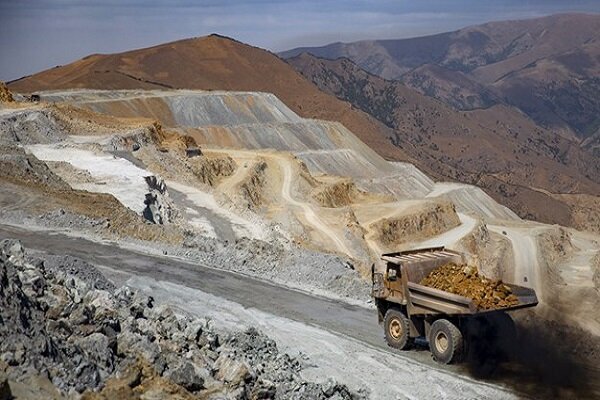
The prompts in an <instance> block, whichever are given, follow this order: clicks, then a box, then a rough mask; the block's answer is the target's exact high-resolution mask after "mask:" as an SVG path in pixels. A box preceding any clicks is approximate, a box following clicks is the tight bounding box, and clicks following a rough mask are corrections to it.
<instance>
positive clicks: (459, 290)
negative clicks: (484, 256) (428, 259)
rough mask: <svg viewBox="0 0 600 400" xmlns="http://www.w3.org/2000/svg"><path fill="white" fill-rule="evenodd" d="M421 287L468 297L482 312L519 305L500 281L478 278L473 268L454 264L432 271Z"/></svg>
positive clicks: (509, 289) (510, 291) (517, 300)
mask: <svg viewBox="0 0 600 400" xmlns="http://www.w3.org/2000/svg"><path fill="white" fill-rule="evenodd" d="M421 285H424V286H429V287H432V288H434V289H439V290H443V291H445V292H450V293H454V294H458V295H461V296H464V297H468V298H470V299H473V302H474V303H475V305H476V306H477V308H479V309H484V310H489V309H494V308H505V307H510V306H514V305H517V304H519V299H518V298H517V296H515V295H514V294H512V290H511V288H510V287H509V286H507V285H505V284H504V283H502V281H496V280H492V279H488V278H485V277H483V276H480V275H479V273H478V272H477V269H476V268H474V267H468V266H464V265H456V264H454V263H448V264H444V265H442V266H440V267H438V268H436V269H434V270H433V271H431V272H430V273H429V275H427V276H426V277H425V278H423V279H422V280H421Z"/></svg>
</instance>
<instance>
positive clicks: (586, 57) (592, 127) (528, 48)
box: [281, 14, 600, 138]
mask: <svg viewBox="0 0 600 400" xmlns="http://www.w3.org/2000/svg"><path fill="white" fill-rule="evenodd" d="M599 41H600V15H597V14H593V15H585V14H559V15H554V16H549V17H543V18H536V19H529V20H519V21H502V22H491V23H487V24H483V25H478V26H472V27H467V28H464V29H461V30H458V31H455V32H448V33H442V34H438V35H432V36H426V37H418V38H413V39H400V40H373V41H361V42H355V43H333V44H330V45H327V46H323V47H316V48H298V49H293V50H290V51H287V52H283V53H281V56H282V57H284V58H290V57H294V56H297V55H299V54H301V53H303V52H309V53H310V54H313V55H315V56H318V57H323V58H328V59H336V58H339V57H347V58H349V59H351V60H352V61H354V62H355V63H357V64H358V65H359V66H360V67H361V68H364V69H365V70H367V71H369V72H371V73H373V74H376V75H379V76H381V77H383V78H386V79H397V80H401V81H403V82H404V83H406V84H407V85H409V86H410V87H413V88H415V89H417V90H419V91H420V92H421V93H423V94H427V95H429V96H433V97H436V98H438V99H440V100H443V101H445V102H447V103H448V104H450V105H452V106H453V107H458V108H460V109H465V110H469V109H473V108H480V107H488V106H490V105H491V104H495V103H498V102H504V103H507V104H510V105H513V106H517V107H519V108H520V109H521V110H522V111H524V112H525V113H527V115H529V116H530V117H531V118H533V119H534V120H535V121H536V122H537V123H538V124H541V125H543V126H545V127H547V128H551V129H553V130H556V131H558V132H560V133H561V134H563V135H566V136H570V135H574V136H576V137H578V138H585V137H587V136H590V135H592V134H593V133H595V132H596V131H597V129H598V127H599V126H600V121H599V120H598V117H597V115H598V113H599V111H600V101H599V99H598V96H597V93H598V87H599V82H598V63H599V55H600V47H599V45H598V43H599Z"/></svg>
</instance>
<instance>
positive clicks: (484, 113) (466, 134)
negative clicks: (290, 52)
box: [288, 53, 600, 230]
mask: <svg viewBox="0 0 600 400" xmlns="http://www.w3.org/2000/svg"><path fill="white" fill-rule="evenodd" d="M288 62H290V63H291V64H292V65H294V67H295V68H296V69H297V70H298V71H299V72H301V73H302V74H303V75H304V76H306V77H307V78H308V79H310V80H311V81H313V82H314V83H315V84H316V85H317V86H319V87H320V88H321V89H322V90H324V91H326V92H328V93H331V94H334V95H336V96H338V97H340V98H341V99H344V100H347V101H349V102H351V103H352V104H354V105H355V106H356V107H358V108H360V109H362V110H364V111H365V112H368V113H370V114H371V115H373V116H374V117H375V118H377V119H379V120H380V121H381V122H383V123H385V124H386V125H388V126H389V127H390V128H392V129H394V132H395V134H394V135H395V136H394V137H393V142H394V144H395V145H397V146H400V147H402V146H404V143H405V142H410V143H411V144H412V145H413V146H414V147H413V148H414V149H417V151H418V154H415V155H414V156H415V157H416V158H420V159H428V160H430V162H429V165H430V168H431V169H433V170H435V171H436V172H437V173H438V174H440V175H443V176H450V177H452V178H454V179H457V180H460V181H463V182H469V183H473V184H476V185H478V186H481V187H483V188H485V189H487V191H488V192H489V193H491V194H492V195H493V196H494V198H495V199H496V200H498V201H499V202H501V203H503V204H506V205H509V206H510V207H511V208H512V209H513V210H515V211H516V212H517V213H518V214H519V215H520V216H521V217H523V218H528V219H535V220H538V221H542V222H548V223H559V224H563V225H570V226H576V227H578V228H582V229H592V230H597V229H599V228H600V227H598V226H596V225H595V223H589V224H588V223H583V224H581V221H580V220H578V219H577V218H576V217H575V215H576V214H578V213H579V212H580V207H579V206H578V205H577V204H576V203H575V202H572V201H569V200H566V199H565V198H563V199H562V200H561V199H557V198H555V197H552V196H551V195H550V194H548V193H544V192H543V191H540V190H539V189H543V190H544V191H546V192H550V193H587V194H590V195H592V196H597V195H598V194H600V181H599V180H598V178H597V176H600V162H598V159H597V157H594V156H593V155H592V154H591V153H590V152H588V151H586V150H584V149H581V148H580V146H579V144H578V143H574V142H572V141H570V140H568V139H564V138H562V137H560V136H557V135H555V134H554V133H552V132H550V131H547V130H545V129H542V128H540V127H538V126H536V125H535V124H534V123H533V122H532V121H531V120H529V119H528V118H526V117H524V116H523V115H522V114H521V113H519V112H518V111H517V110H515V109H512V108H509V107H505V106H500V105H497V106H494V107H491V108H489V109H487V110H475V111H469V112H459V111H456V110H454V109H452V108H451V107H449V106H446V105H445V104H443V103H441V102H439V101H436V100H434V99H431V98H428V97H426V96H423V95H421V94H420V93H417V92H415V91H413V90H411V89H409V88H407V87H406V86H404V85H403V84H402V83H400V82H398V81H389V80H384V79H382V78H380V77H377V76H375V75H372V74H369V73H368V72H366V71H365V70H363V69H361V68H359V67H358V66H357V65H356V64H354V63H353V62H352V61H350V60H349V59H338V60H325V59H321V58H316V57H314V56H311V55H310V54H307V53H303V54H301V55H299V56H297V57H294V58H290V59H289V60H288ZM411 151H412V150H411ZM548 204H551V205H552V206H551V207H548ZM593 219H595V218H592V220H593Z"/></svg>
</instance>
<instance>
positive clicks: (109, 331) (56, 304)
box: [0, 240, 362, 399]
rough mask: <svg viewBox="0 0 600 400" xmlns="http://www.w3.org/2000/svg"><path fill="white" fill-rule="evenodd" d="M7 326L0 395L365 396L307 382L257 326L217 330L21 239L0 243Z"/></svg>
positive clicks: (2, 313)
mask: <svg viewBox="0 0 600 400" xmlns="http://www.w3.org/2000/svg"><path fill="white" fill-rule="evenodd" d="M0 321H1V323H0V389H1V390H3V391H8V392H10V391H12V392H13V393H12V396H14V397H15V398H19V393H18V389H19V387H21V388H22V387H23V386H24V385H23V384H22V382H24V381H26V382H28V384H27V391H28V393H29V394H31V393H33V394H34V396H37V397H38V398H61V397H62V396H66V395H69V396H75V397H77V396H79V394H83V396H82V398H84V399H113V398H119V399H129V398H131V399H133V398H181V399H187V398H190V399H191V398H203V399H217V398H218V399H242V398H243V399H246V398H247V399H266V398H274V399H300V398H311V399H328V398H335V399H357V398H362V396H361V395H358V394H355V393H351V392H350V391H349V390H348V389H347V388H346V387H345V386H343V385H339V384H337V383H335V382H327V383H325V384H317V383H312V382H307V381H305V380H304V379H303V378H302V377H301V376H300V370H301V369H302V364H301V361H299V360H298V359H295V358H292V357H290V356H288V355H287V354H281V353H279V351H278V349H277V346H276V345H275V343H274V342H273V341H272V340H270V339H269V338H268V337H266V336H265V335H263V334H261V333H260V332H258V331H256V330H255V329H252V328H251V329H248V330H247V331H245V332H236V333H222V332H217V331H215V330H214V328H212V326H211V324H210V323H209V322H208V321H206V320H202V319H191V318H188V317H180V316H177V315H176V314H175V313H174V311H173V310H172V309H171V308H169V307H166V306H160V305H156V304H155V303H154V300H153V299H152V297H149V296H146V295H144V294H142V293H140V292H137V291H135V290H133V289H131V288H128V287H122V288H115V287H114V286H113V285H112V283H111V282H110V281H108V280H106V278H104V276H103V275H102V274H101V273H100V272H99V271H98V270H97V269H95V268H94V267H93V266H92V265H90V264H87V263H83V262H81V261H78V260H75V259H72V258H70V257H61V256H52V257H48V258H46V257H45V258H30V257H26V256H25V253H24V250H23V248H22V246H21V244H20V243H19V242H18V241H11V240H4V241H2V242H0ZM33 378H35V379H33ZM7 382H8V383H7ZM19 382H21V383H19ZM31 382H36V384H32V383H31ZM48 388H51V389H52V390H55V392H54V393H49V392H48V390H50V389H48ZM10 396H11V394H7V395H6V397H8V398H10Z"/></svg>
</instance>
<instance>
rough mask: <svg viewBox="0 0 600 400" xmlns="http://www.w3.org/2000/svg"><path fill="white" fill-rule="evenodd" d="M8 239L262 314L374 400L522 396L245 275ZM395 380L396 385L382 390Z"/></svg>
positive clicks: (356, 316)
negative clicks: (398, 349) (394, 346)
mask: <svg viewBox="0 0 600 400" xmlns="http://www.w3.org/2000/svg"><path fill="white" fill-rule="evenodd" d="M6 237H11V238H17V239H20V240H22V241H23V244H24V245H25V246H26V247H27V248H28V249H32V250H37V251H42V252H48V253H53V254H69V255H72V256H74V257H78V258H81V259H83V260H86V261H88V262H91V263H94V264H96V265H97V266H99V267H101V268H104V269H105V270H108V271H112V274H113V275H112V276H111V275H109V276H111V278H113V279H115V277H119V276H120V275H121V276H125V277H126V279H123V281H126V282H128V283H133V284H134V285H137V286H140V287H141V288H143V287H144V286H145V287H146V288H147V289H148V290H149V291H150V294H152V295H155V296H157V297H158V298H159V299H161V300H162V299H164V298H165V290H167V289H168V290H170V293H169V294H168V296H167V297H168V298H169V299H173V301H176V300H177V299H179V301H181V302H182V304H181V308H183V309H188V311H191V312H193V311H194V308H196V309H198V307H203V308H202V311H201V312H202V313H207V314H208V313H210V311H211V310H212V312H216V313H218V315H217V317H218V316H220V318H221V319H224V320H234V319H236V318H237V319H240V320H241V321H242V322H243V321H244V320H246V319H248V320H249V319H252V318H258V317H257V316H258V315H262V317H261V321H263V326H264V328H263V329H265V330H266V329H269V330H272V332H271V333H272V334H275V336H278V337H284V340H285V339H287V340H292V341H293V340H299V341H300V342H299V343H295V344H293V345H294V346H296V347H297V346H300V350H298V351H302V352H303V353H305V354H308V355H309V356H310V357H311V360H312V361H311V362H312V363H315V364H317V366H319V365H325V367H324V368H325V372H324V371H322V370H319V369H318V368H317V369H316V371H321V372H320V373H321V374H323V373H325V374H331V375H333V374H334V373H338V374H340V379H344V378H345V379H347V380H348V381H355V382H354V384H355V385H358V384H359V383H360V384H363V385H366V386H367V387H368V388H369V390H371V393H372V397H373V398H398V399H407V398H423V396H426V395H427V396H428V397H429V398H432V399H458V398H464V396H465V395H466V396H467V397H469V398H481V399H485V398H489V399H492V398H493V399H512V398H517V397H518V396H517V395H515V394H514V393H513V392H512V390H510V389H509V388H508V387H504V386H501V385H498V384H489V383H486V382H483V381H476V380H474V379H471V378H470V377H468V375H466V373H465V371H464V370H463V369H462V368H461V367H442V366H438V365H437V364H435V363H434V362H433V361H432V360H431V357H430V355H429V352H428V351H413V352H406V353H402V354H398V353H393V352H390V351H389V350H388V348H387V347H386V346H385V345H384V341H383V338H382V331H381V328H380V327H379V326H378V324H377V320H376V313H375V311H374V310H370V309H367V308H363V307H358V306H351V305H349V304H346V303H343V302H340V301H334V300H329V299H325V298H321V297H316V296H312V295H308V294H306V293H303V292H299V291H296V290H292V289H288V288H284V287H280V286H275V285H273V284H270V283H267V282H264V281H259V280H256V279H253V278H250V277H247V276H242V275H239V274H233V273H229V272H226V271H220V270H215V269H210V268H206V267H203V266H200V265H195V264H190V263H186V262H183V261H179V260H176V259H170V258H166V257H155V256H149V255H146V254H141V253H137V252H134V251H132V250H126V249H122V248H120V247H117V246H116V245H110V244H101V243H97V242H92V241H89V240H85V239H81V238H74V237H69V236H65V235H62V234H55V233H51V232H47V231H45V232H40V231H27V230H24V229H22V228H16V227H12V226H6V225H0V238H6ZM184 295H185V296H184ZM186 296H187V297H186ZM179 297H181V298H179ZM211 301H212V302H213V303H211ZM230 314H231V315H230ZM332 316H335V318H332ZM215 319H216V318H215ZM273 321H279V322H273ZM285 321H288V322H285ZM269 324H273V325H269ZM286 327H287V328H290V327H293V330H294V332H292V333H290V335H291V336H290V335H287V334H285V331H284V330H285V329H287V328H286ZM300 328H302V330H299V329H300ZM296 336H297V337H296ZM302 338H303V339H302ZM288 343H290V342H288ZM302 346H305V347H302ZM315 351H318V352H317V353H315ZM344 360H345V361H344ZM326 376H327V375H326ZM392 381H393V382H395V384H394V385H391V384H390V385H381V382H388V383H389V382H392Z"/></svg>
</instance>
